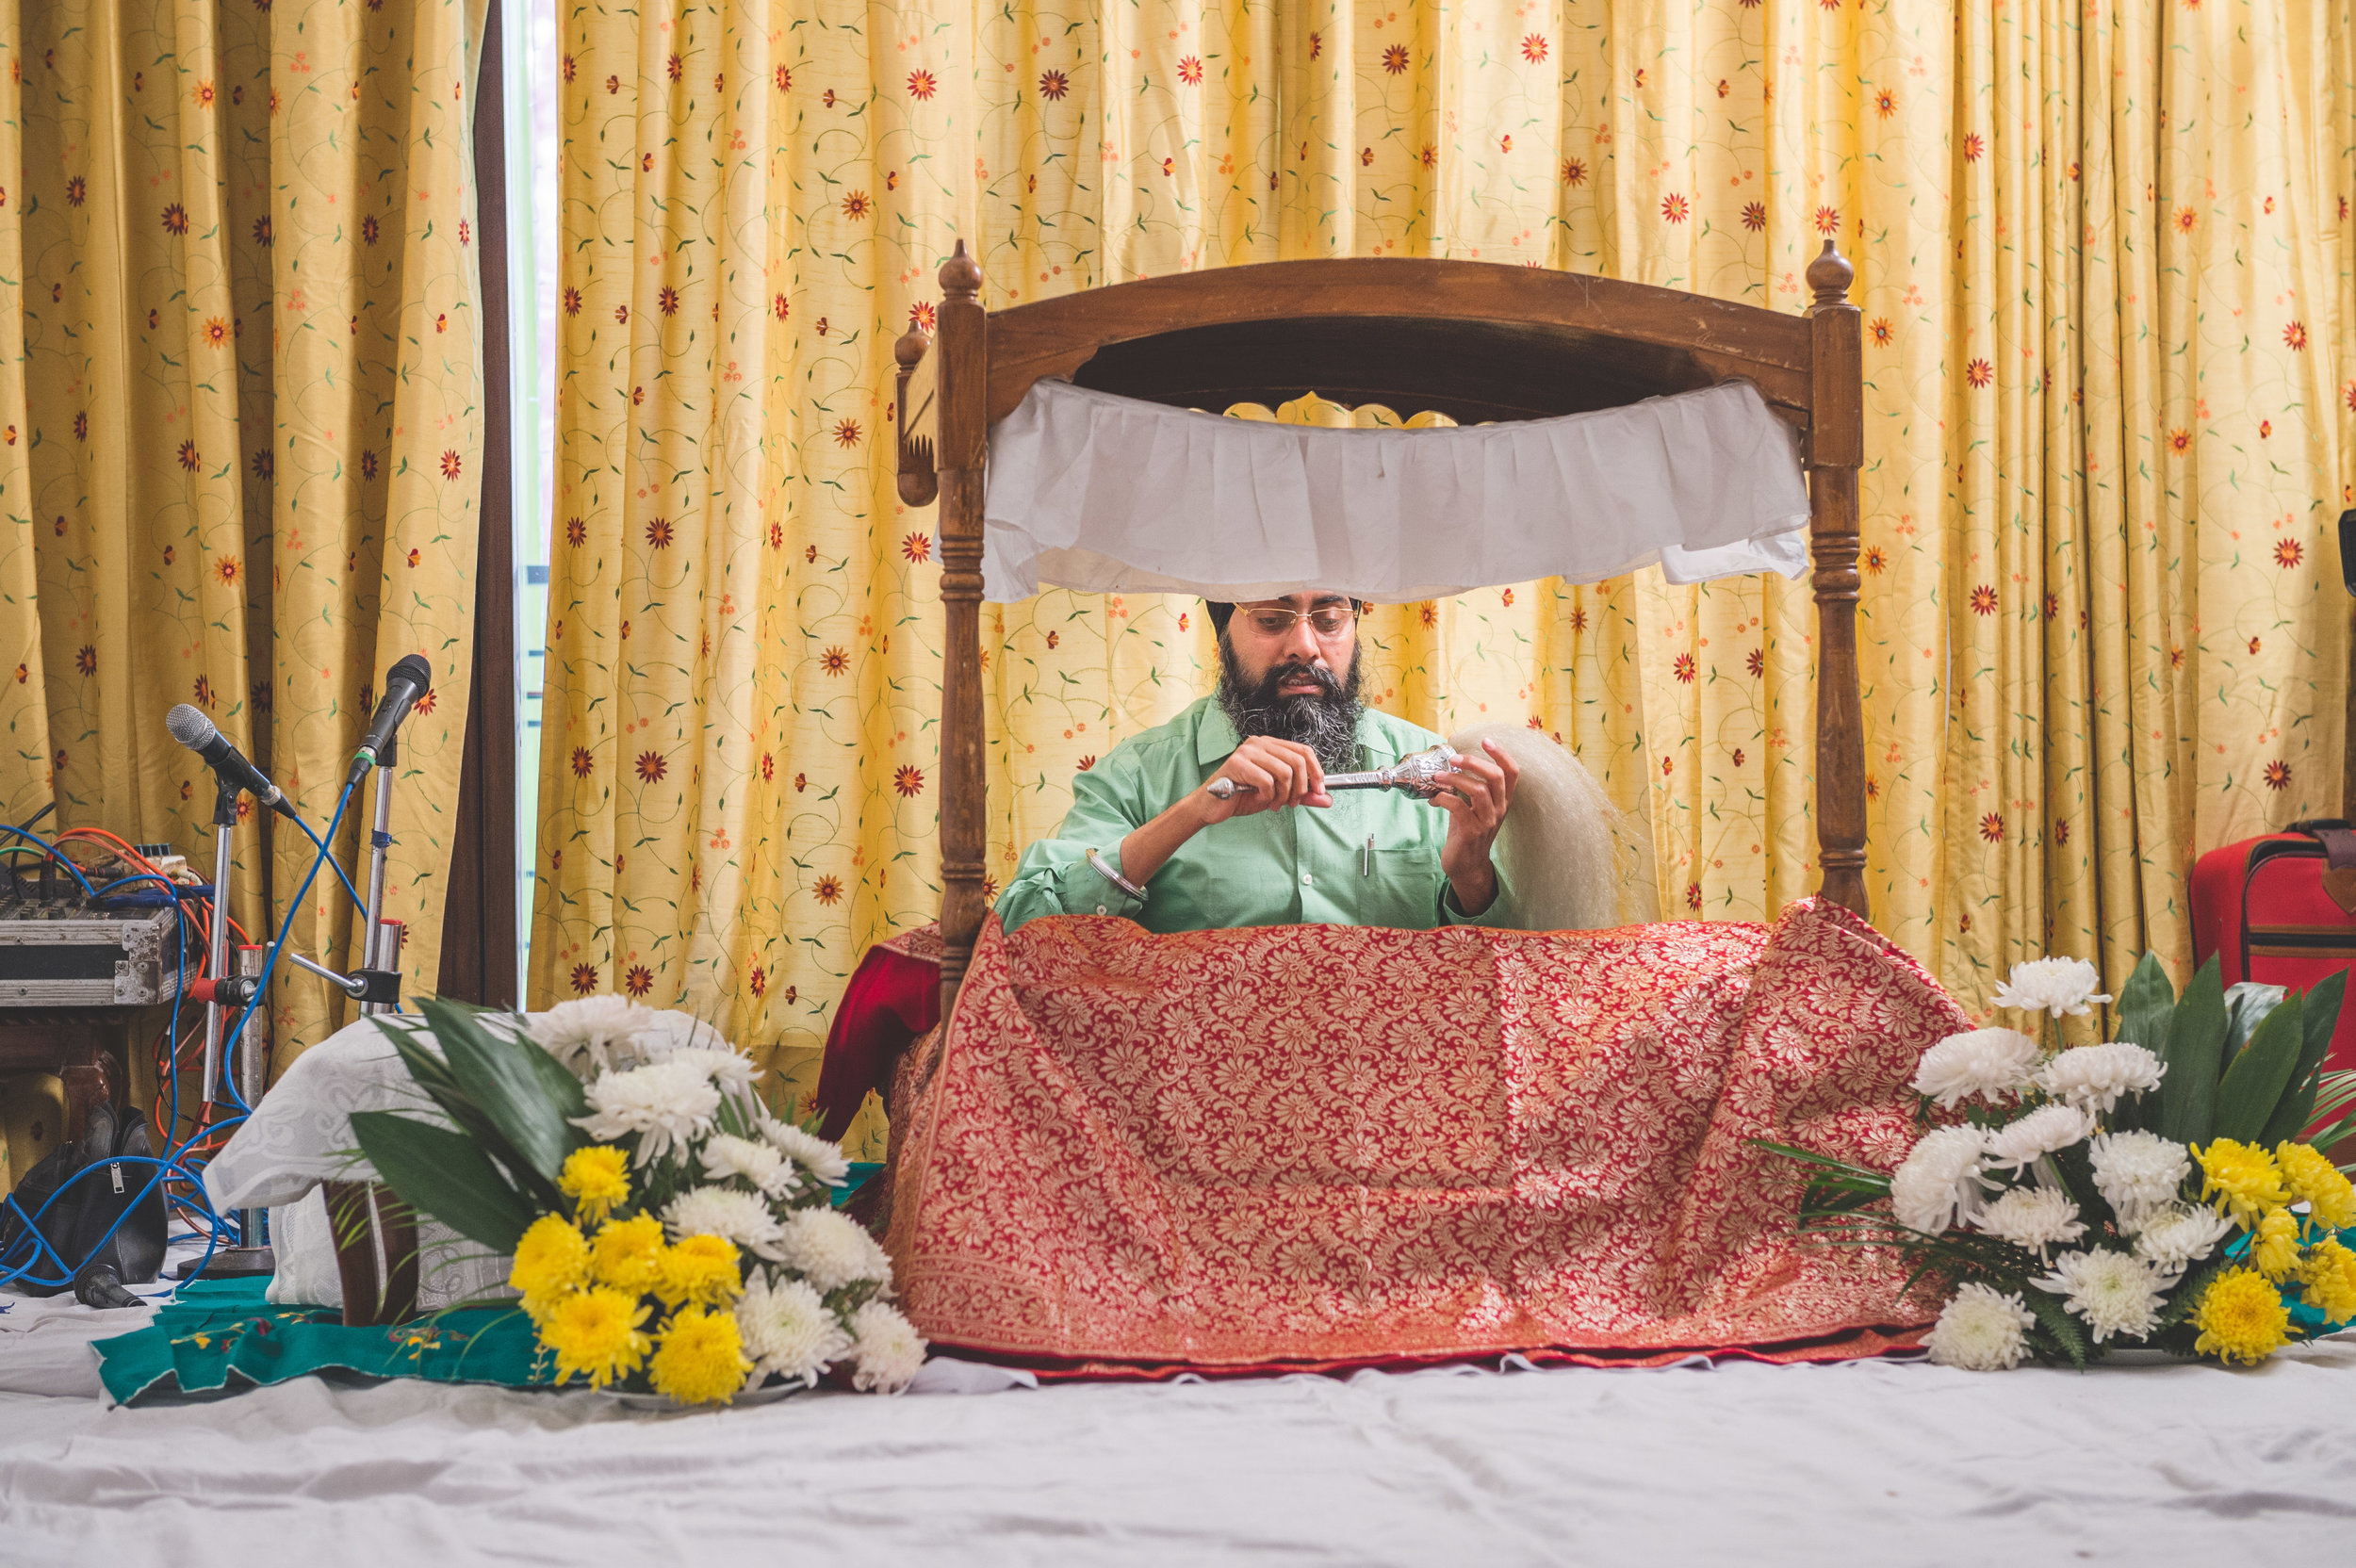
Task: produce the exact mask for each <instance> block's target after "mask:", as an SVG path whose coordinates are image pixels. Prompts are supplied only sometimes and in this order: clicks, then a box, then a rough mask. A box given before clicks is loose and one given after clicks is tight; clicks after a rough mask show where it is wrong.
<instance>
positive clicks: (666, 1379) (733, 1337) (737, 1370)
mask: <svg viewBox="0 0 2356 1568" xmlns="http://www.w3.org/2000/svg"><path fill="white" fill-rule="evenodd" d="M752 1369H753V1364H752V1363H751V1362H748V1361H746V1360H745V1359H744V1335H743V1334H742V1333H741V1332H739V1331H738V1330H737V1327H736V1315H734V1314H733V1313H725V1312H706V1311H705V1310H704V1309H703V1308H701V1307H685V1308H682V1309H680V1310H679V1312H678V1313H676V1314H674V1315H672V1318H671V1321H670V1323H669V1324H668V1325H667V1326H666V1327H665V1328H664V1329H663V1340H662V1343H661V1344H660V1345H658V1346H656V1347H655V1352H654V1360H653V1362H652V1363H650V1364H648V1366H647V1374H648V1376H649V1377H650V1378H651V1379H652V1380H653V1381H654V1391H655V1392H656V1393H657V1394H660V1395H663V1397H666V1398H671V1399H676V1400H678V1401H679V1403H680V1404H682V1405H716V1404H721V1403H724V1402H725V1401H727V1400H728V1399H729V1398H731V1397H734V1396H735V1394H736V1391H737V1390H738V1389H740V1388H742V1387H744V1374H746V1373H747V1372H750V1371H751V1370H752Z"/></svg>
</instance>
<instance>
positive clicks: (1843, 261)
mask: <svg viewBox="0 0 2356 1568" xmlns="http://www.w3.org/2000/svg"><path fill="white" fill-rule="evenodd" d="M1856 281H1857V269H1856V268H1854V267H1852V266H1850V265H1849V262H1848V258H1847V257H1845V256H1843V255H1842V254H1841V247H1840V245H1839V243H1838V242H1837V241H1834V240H1831V239H1827V240H1825V241H1824V250H1823V252H1822V253H1819V254H1818V255H1817V257H1816V259H1815V260H1814V261H1811V262H1809V263H1808V286H1809V287H1810V288H1812V289H1814V290H1816V302H1817V303H1818V304H1820V305H1837V304H1843V303H1846V302H1847V301H1848V298H1849V285H1851V284H1852V283H1855V282H1856Z"/></svg>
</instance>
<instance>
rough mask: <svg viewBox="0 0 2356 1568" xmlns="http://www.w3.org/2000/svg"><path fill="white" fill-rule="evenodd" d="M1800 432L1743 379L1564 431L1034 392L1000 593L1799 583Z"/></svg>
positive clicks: (1552, 423) (1015, 470) (1536, 424)
mask: <svg viewBox="0 0 2356 1568" xmlns="http://www.w3.org/2000/svg"><path fill="white" fill-rule="evenodd" d="M983 522H984V534H983V550H982V576H983V580H984V595H985V596H986V597H988V598H990V599H991V600H994V601H997V602H1000V603H1005V602H1009V601H1011V600H1015V599H1021V598H1027V597H1029V596H1031V595H1033V594H1035V593H1037V592H1038V591H1039V589H1040V588H1041V587H1057V588H1076V589H1081V590H1085V591H1088V592H1091V593H1181V594H1199V595H1202V596H1205V597H1208V598H1215V599H1230V600H1234V599H1258V598H1272V597H1275V596H1280V595H1284V594H1290V593H1297V592H1299V591H1300V590H1301V589H1304V588H1330V589H1333V590H1336V591H1339V592H1342V593H1347V594H1350V595H1352V596H1355V597H1358V598H1362V599H1368V600H1372V601H1375V602H1378V603H1389V604H1399V603H1407V602H1410V601H1413V600H1416V599H1427V598H1437V597H1442V596H1447V595H1450V594H1458V593H1464V592H1468V591H1470V590H1472V589H1475V588H1489V587H1496V586H1498V585H1501V584H1506V583H1514V582H1529V581H1532V580H1537V579H1539V578H1547V577H1559V578H1562V579H1565V580H1569V581H1572V582H1598V581H1601V580H1603V579H1605V578H1610V577H1617V576H1619V575H1621V574H1622V573H1624V572H1629V571H1633V570H1635V569H1636V568H1638V567H1640V566H1649V565H1654V564H1658V565H1659V566H1660V567H1661V571H1662V573H1663V574H1664V575H1665V576H1666V577H1667V578H1668V580H1670V581H1671V582H1703V581H1708V580H1710V579H1712V578H1722V577H1736V576H1741V575H1743V574H1746V573H1751V572H1780V573H1782V574H1783V575H1784V576H1786V577H1790V578H1796V577H1798V576H1799V575H1800V574H1801V572H1802V571H1803V570H1805V569H1806V566H1807V560H1808V489H1807V486H1806V484H1805V482H1803V480H1802V477H1801V472H1800V459H1799V449H1798V443H1797V440H1796V438H1795V437H1794V436H1793V434H1792V431H1791V429H1790V428H1789V427H1788V426H1786V425H1785V424H1784V423H1783V422H1782V421H1781V420H1779V419H1777V418H1776V417H1775V416H1774V415H1773V414H1771V413H1770V412H1768V408H1767V403H1766V400H1764V399H1763V398H1761V397H1760V396H1759V390H1758V388H1756V387H1754V386H1752V385H1751V384H1748V383H1746V382H1728V383H1726V384H1723V385H1719V386H1713V387H1710V388H1707V389H1705V390H1703V391H1699V392H1686V393H1679V394H1677V396H1674V397H1666V398H1654V399H1650V400H1646V401H1644V402H1641V403H1633V404H1630V405H1628V407H1625V408H1612V409H1605V410H1602V411H1600V412H1597V413H1594V414H1573V415H1568V416H1565V417H1562V418H1556V419H1530V420H1522V421H1517V422H1514V423H1511V424H1496V425H1481V426H1464V427H1453V426H1451V427H1440V428H1434V429H1428V430H1406V429H1385V430H1334V429H1326V428H1318V427H1313V426H1301V425H1282V424H1269V423H1265V422H1260V421H1253V420H1245V419H1232V418H1228V417H1224V416H1221V415H1217V414H1201V413H1196V412H1193V411H1190V410H1187V409H1182V408H1170V407H1167V406H1165V405H1163V404H1160V403H1150V402H1143V401H1139V400H1136V399H1131V398H1120V397H1115V396H1113V395H1111V394H1109V393H1104V392H1093V391H1090V390H1088V389H1087V388H1085V387H1079V386H1073V385H1071V384H1068V383H1064V382H1052V381H1042V382H1039V383H1038V384H1035V385H1034V386H1033V387H1032V388H1031V390H1030V393H1029V395H1028V396H1027V397H1025V398H1024V399H1023V402H1022V404H1021V406H1019V407H1018V408H1016V409H1015V411H1014V412H1013V413H1012V414H1010V415H1008V416H1007V417H1006V418H1005V419H1004V420H1002V421H1000V422H999V424H998V425H997V426H996V428H994V429H993V430H992V431H991V432H990V481H989V488H988V492H987V497H986V501H985V506H984V512H983Z"/></svg>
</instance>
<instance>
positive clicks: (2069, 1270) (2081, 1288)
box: [2030, 1250, 2163, 1343]
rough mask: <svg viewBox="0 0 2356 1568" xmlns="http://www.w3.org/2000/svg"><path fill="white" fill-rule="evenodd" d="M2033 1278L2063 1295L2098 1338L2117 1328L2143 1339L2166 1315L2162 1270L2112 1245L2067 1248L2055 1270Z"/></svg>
mask: <svg viewBox="0 0 2356 1568" xmlns="http://www.w3.org/2000/svg"><path fill="white" fill-rule="evenodd" d="M2030 1283H2032V1284H2034V1285H2036V1286H2037V1289H2039V1290H2050V1291H2052V1292H2053V1294H2054V1295H2056V1296H2058V1297H2060V1298H2062V1305H2063V1306H2065V1307H2067V1308H2068V1309H2069V1310H2070V1311H2071V1312H2073V1313H2076V1314H2077V1315H2079V1316H2080V1317H2083V1318H2085V1319H2086V1328H2087V1330H2088V1331H2091V1332H2092V1333H2093V1335H2094V1337H2095V1340H2096V1342H2097V1343H2100V1342H2101V1341H2102V1340H2105V1339H2108V1338H2110V1337H2111V1335H2113V1334H2117V1335H2119V1337H2120V1338H2122V1339H2141V1338H2142V1337H2143V1336H2144V1335H2145V1334H2148V1333H2150V1332H2151V1331H2152V1329H2153V1328H2154V1327H2156V1326H2157V1325H2158V1323H2159V1320H2160V1305H2161V1301H2160V1291H2161V1290H2162V1288H2163V1283H2162V1281H2161V1279H2160V1276H2159V1271H2158V1270H2157V1269H2155V1268H2153V1267H2152V1266H2151V1264H2150V1263H2148V1262H2146V1261H2145V1260H2144V1259H2142V1258H2138V1257H2136V1256H2135V1255H2134V1254H2132V1253H2128V1252H2113V1251H2110V1250H2102V1251H2094V1252H2064V1253H2063V1254H2062V1255H2061V1256H2060V1257H2058V1258H2055V1259H2054V1260H2053V1273H2051V1274H2048V1275H2047V1276H2045V1277H2044V1278H2043V1279H2041V1280H2032V1281H2031V1282H2030Z"/></svg>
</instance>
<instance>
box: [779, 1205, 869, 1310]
mask: <svg viewBox="0 0 2356 1568" xmlns="http://www.w3.org/2000/svg"><path fill="white" fill-rule="evenodd" d="M777 1261H778V1262H780V1263H782V1264H784V1265H785V1266H787V1267H789V1268H792V1269H793V1270H794V1271H795V1272H796V1273H798V1274H800V1275H801V1276H802V1277H803V1278H804V1279H806V1280H808V1281H809V1282H810V1283H811V1284H812V1285H815V1286H816V1287H817V1288H818V1289H819V1290H820V1291H822V1292H825V1291H834V1290H840V1289H842V1288H843V1286H844V1285H848V1284H857V1283H859V1282H860V1281H862V1280H875V1281H879V1282H889V1281H890V1280H891V1278H892V1257H891V1254H889V1253H887V1252H886V1251H885V1250H883V1249H882V1248H881V1247H880V1246H878V1245H876V1242H875V1237H874V1236H871V1235H869V1234H868V1233H867V1231H866V1228H865V1227H864V1226H862V1225H860V1224H859V1221H858V1220H856V1219H853V1218H852V1217H850V1216H848V1215H845V1214H839V1213H837V1212H836V1211H834V1210H833V1209H800V1210H797V1211H795V1212H794V1213H793V1214H790V1215H788V1216H786V1217H785V1223H784V1224H783V1226H781V1227H780V1234H779V1236H778V1240H777Z"/></svg>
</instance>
